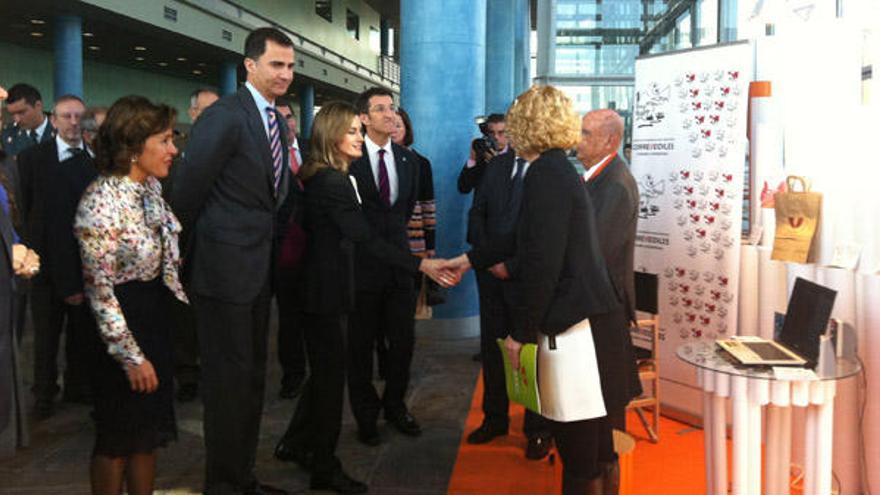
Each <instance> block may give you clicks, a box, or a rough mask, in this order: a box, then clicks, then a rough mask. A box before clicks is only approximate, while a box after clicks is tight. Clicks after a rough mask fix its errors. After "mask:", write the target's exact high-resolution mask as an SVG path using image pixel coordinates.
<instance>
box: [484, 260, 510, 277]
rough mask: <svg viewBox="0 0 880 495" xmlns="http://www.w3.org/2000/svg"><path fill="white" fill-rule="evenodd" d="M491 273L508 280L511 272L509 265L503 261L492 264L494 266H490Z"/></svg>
mask: <svg viewBox="0 0 880 495" xmlns="http://www.w3.org/2000/svg"><path fill="white" fill-rule="evenodd" d="M489 273H491V274H492V275H493V276H494V277H495V278H497V279H498V280H507V279H509V278H510V273H509V272H508V271H507V265H505V264H504V262H503V261H502V262H501V263H497V264H494V265H492V267H491V268H489Z"/></svg>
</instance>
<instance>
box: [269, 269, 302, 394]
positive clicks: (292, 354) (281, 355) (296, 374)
mask: <svg viewBox="0 0 880 495" xmlns="http://www.w3.org/2000/svg"><path fill="white" fill-rule="evenodd" d="M295 290H296V287H294V286H288V285H285V284H278V285H277V287H276V289H275V301H276V302H277V303H278V362H279V363H281V372H282V373H281V385H282V386H285V385H293V384H295V383H297V382H299V381H301V380H302V379H303V378H304V377H305V376H306V350H305V345H304V342H305V337H304V335H303V334H304V332H303V323H302V322H300V321H299V320H300V319H301V316H300V313H301V311H300V310H299V309H298V305H297V301H296V293H295Z"/></svg>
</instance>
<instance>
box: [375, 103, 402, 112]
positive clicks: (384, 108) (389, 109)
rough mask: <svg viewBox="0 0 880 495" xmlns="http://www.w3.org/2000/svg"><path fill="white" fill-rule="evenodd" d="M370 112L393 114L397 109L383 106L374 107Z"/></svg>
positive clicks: (391, 106)
mask: <svg viewBox="0 0 880 495" xmlns="http://www.w3.org/2000/svg"><path fill="white" fill-rule="evenodd" d="M370 111H371V112H376V113H385V112H391V113H394V112H396V111H397V107H396V106H394V105H389V106H385V105H375V106H373V107H372V108H370Z"/></svg>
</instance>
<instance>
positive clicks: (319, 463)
mask: <svg viewBox="0 0 880 495" xmlns="http://www.w3.org/2000/svg"><path fill="white" fill-rule="evenodd" d="M301 323H302V326H301V327H300V328H302V329H303V330H304V333H305V338H306V349H307V351H308V355H309V363H311V374H310V375H309V378H308V380H307V381H306V384H305V387H304V388H303V392H302V395H301V396H300V399H299V402H298V403H297V405H296V411H295V412H294V414H293V418H291V420H290V424H289V425H288V427H287V431H286V432H285V433H284V436H283V437H282V439H281V443H282V444H284V445H287V446H291V447H293V446H296V447H297V448H301V449H304V450H306V451H309V452H312V453H313V454H314V465H313V468H312V476H316V477H320V478H325V479H326V478H327V477H329V476H330V475H332V474H333V471H334V470H335V469H336V466H337V465H338V464H339V460H338V459H337V458H336V445H337V443H339V432H340V431H341V429H342V402H343V398H344V395H345V327H346V318H345V316H342V315H316V314H309V313H303V314H302V316H301Z"/></svg>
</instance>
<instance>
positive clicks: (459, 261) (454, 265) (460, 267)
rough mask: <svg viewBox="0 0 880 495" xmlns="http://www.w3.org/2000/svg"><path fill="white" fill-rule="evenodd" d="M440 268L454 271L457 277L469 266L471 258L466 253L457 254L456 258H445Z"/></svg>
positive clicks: (468, 268)
mask: <svg viewBox="0 0 880 495" xmlns="http://www.w3.org/2000/svg"><path fill="white" fill-rule="evenodd" d="M442 268H444V269H446V270H449V271H451V272H453V273H455V274H456V275H457V276H458V278H459V279H461V277H462V275H464V274H465V272H467V271H468V270H470V268H471V260H470V259H469V258H468V257H467V255H466V254H462V255H459V256H458V257H456V258H452V259H450V260H445V261H444V262H443V265H442Z"/></svg>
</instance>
